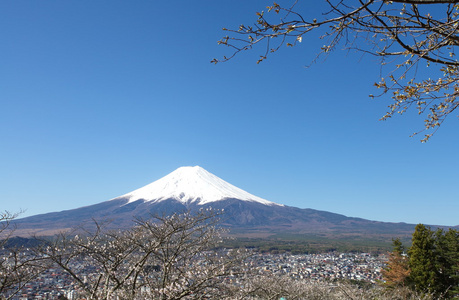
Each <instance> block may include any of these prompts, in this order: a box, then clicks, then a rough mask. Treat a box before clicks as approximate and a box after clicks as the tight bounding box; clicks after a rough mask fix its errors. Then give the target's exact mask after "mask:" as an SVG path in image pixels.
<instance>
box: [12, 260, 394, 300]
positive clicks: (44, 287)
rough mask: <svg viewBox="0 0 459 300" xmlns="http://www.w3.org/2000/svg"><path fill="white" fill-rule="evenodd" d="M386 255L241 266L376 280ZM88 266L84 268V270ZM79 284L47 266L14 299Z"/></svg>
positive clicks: (71, 291) (75, 292)
mask: <svg viewBox="0 0 459 300" xmlns="http://www.w3.org/2000/svg"><path fill="white" fill-rule="evenodd" d="M386 260H387V257H386V256H384V255H378V256H373V255H371V254H368V253H324V254H304V255H289V254H269V253H255V254H254V255H252V256H250V257H249V258H248V259H247V261H246V263H245V266H244V268H246V269H247V270H249V269H250V271H251V272H253V271H255V273H258V274H260V275H282V276H289V277H291V278H294V279H298V280H314V281H322V280H341V279H343V280H358V281H365V282H369V283H376V282H377V281H378V280H382V278H381V269H382V268H383V267H384V265H385V261H386ZM87 271H88V270H85V272H87ZM91 271H92V272H90V273H89V274H88V276H87V278H85V280H94V279H95V278H93V277H97V270H91ZM80 294H81V290H80V287H79V286H78V285H77V284H76V283H75V281H74V280H72V278H71V277H70V276H69V275H68V274H67V273H65V272H64V271H63V270H61V269H58V268H51V269H48V270H47V271H46V272H44V273H42V274H40V276H38V277H37V278H36V279H35V280H34V281H33V282H31V283H29V284H27V285H25V286H24V288H23V289H22V290H21V292H20V293H18V294H17V295H16V296H14V297H13V298H12V299H14V300H31V299H42V300H45V299H70V300H73V299H80V297H79V295H80Z"/></svg>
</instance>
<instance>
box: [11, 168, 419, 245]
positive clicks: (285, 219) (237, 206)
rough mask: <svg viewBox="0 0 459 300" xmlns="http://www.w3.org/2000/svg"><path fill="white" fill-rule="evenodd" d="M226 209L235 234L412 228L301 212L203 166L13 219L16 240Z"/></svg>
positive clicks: (392, 232) (389, 232)
mask: <svg viewBox="0 0 459 300" xmlns="http://www.w3.org/2000/svg"><path fill="white" fill-rule="evenodd" d="M202 208H204V209H207V208H213V209H221V210H224V215H223V216H222V225H223V226H226V227H228V228H232V230H233V231H234V232H236V231H237V232H239V233H242V234H244V233H246V232H250V233H256V234H259V233H263V234H264V235H265V236H266V234H274V233H285V232H290V233H295V234H327V235H330V234H332V235H367V234H373V235H374V234H378V235H384V236H388V237H393V236H400V235H409V234H411V232H412V231H413V229H414V225H410V224H404V223H384V222H376V221H369V220H365V219H360V218H349V217H346V216H343V215H340V214H335V213H330V212H325V211H318V210H314V209H300V208H296V207H290V206H285V205H281V204H277V203H274V202H271V201H268V200H265V199H262V198H260V197H257V196H254V195H252V194H250V193H248V192H246V191H244V190H242V189H239V188H237V187H235V186H234V185H231V184H229V183H227V182H226V181H224V180H222V179H220V178H219V177H217V176H215V175H213V174H211V173H209V172H207V171H206V170H204V169H203V168H201V167H198V166H196V167H182V168H179V169H177V170H175V171H174V172H172V173H170V174H169V175H167V176H165V177H163V178H161V179H159V180H157V181H155V182H153V183H151V184H148V185H146V186H144V187H142V188H140V189H137V190H135V191H133V192H130V193H127V194H124V195H122V196H120V197H116V198H114V199H111V200H108V201H105V202H101V203H98V204H94V205H90V206H86V207H81V208H76V209H72V210H66V211H62V212H53V213H48V214H42V215H36V216H31V217H27V218H23V219H20V220H17V221H16V222H15V223H16V225H17V226H18V231H17V233H19V234H20V235H23V236H24V235H29V234H38V235H50V234H53V233H55V232H56V231H61V230H68V229H70V228H75V227H77V226H79V225H81V224H85V225H86V226H88V224H93V220H97V221H98V222H105V221H110V225H109V226H111V227H112V228H125V227H126V226H131V225H132V221H133V219H135V218H139V217H140V218H148V217H149V216H151V215H152V214H153V215H166V214H172V213H175V212H183V211H186V210H190V211H196V210H199V209H202Z"/></svg>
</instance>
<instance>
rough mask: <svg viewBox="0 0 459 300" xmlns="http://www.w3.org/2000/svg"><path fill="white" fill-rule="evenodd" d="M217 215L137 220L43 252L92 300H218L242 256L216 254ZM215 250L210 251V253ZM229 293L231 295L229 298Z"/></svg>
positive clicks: (72, 237) (66, 237) (66, 239)
mask: <svg viewBox="0 0 459 300" xmlns="http://www.w3.org/2000/svg"><path fill="white" fill-rule="evenodd" d="M218 214H219V213H218V212H216V211H213V210H205V211H201V212H199V213H197V214H192V213H190V212H187V213H183V214H174V215H172V216H164V217H159V216H154V217H152V218H151V219H149V220H142V219H137V220H136V221H135V223H136V225H135V226H134V227H132V228H130V229H127V230H122V231H110V230H105V229H104V227H103V226H102V225H99V224H97V229H96V230H95V231H87V232H84V233H83V234H82V232H81V231H80V232H79V234H75V232H74V233H73V234H62V235H60V236H59V238H58V239H56V240H54V241H53V242H52V243H49V244H48V245H47V247H46V248H44V250H45V252H44V253H43V254H46V255H47V256H49V258H50V259H51V260H52V261H53V262H54V263H55V264H56V265H58V266H59V267H60V268H62V269H63V270H64V271H65V272H66V273H68V274H69V275H70V276H71V277H72V278H73V280H74V281H75V282H77V283H78V284H79V286H80V288H81V289H82V290H83V291H84V292H85V294H86V296H87V297H88V298H89V299H113V298H114V297H119V298H120V299H203V298H208V297H209V295H212V297H213V298H214V299H215V298H216V297H217V298H218V297H219V296H222V298H223V297H224V295H225V290H226V287H225V286H226V284H225V278H227V277H228V276H233V275H234V274H235V273H237V272H239V267H238V266H240V262H241V259H243V258H244V255H243V253H240V251H236V250H234V251H223V250H221V251H218V250H215V249H214V248H215V247H216V246H217V244H218V243H219V242H220V240H221V235H220V234H221V230H220V229H218V228H217V227H216V222H217V220H218ZM211 250H212V251H211ZM226 294H227V293H226Z"/></svg>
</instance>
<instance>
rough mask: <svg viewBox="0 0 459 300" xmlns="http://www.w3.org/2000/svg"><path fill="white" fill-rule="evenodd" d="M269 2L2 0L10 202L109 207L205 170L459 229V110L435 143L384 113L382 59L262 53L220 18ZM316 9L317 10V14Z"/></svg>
mask: <svg viewBox="0 0 459 300" xmlns="http://www.w3.org/2000/svg"><path fill="white" fill-rule="evenodd" d="M269 4H270V2H269V1H268V2H266V1H239V0H232V1H210V0H204V1H193V2H192V1H184V0H183V1H182V0H180V1H162V2H157V1H142V0H139V1H134V2H132V1H110V2H108V1H3V2H0V36H1V37H2V39H1V40H2V42H1V46H0V51H1V55H0V111H1V118H0V143H1V144H0V151H1V156H0V157H1V158H0V190H1V194H2V197H1V200H0V201H1V207H0V209H1V210H10V211H13V212H14V211H19V210H20V209H24V210H26V212H25V213H24V214H23V216H28V215H35V214H39V213H45V212H50V211H60V210H65V209H71V208H77V207H80V206H85V205H91V204H95V203H98V202H102V201H105V200H108V199H111V198H114V197H116V196H119V195H121V194H124V193H127V192H129V191H132V190H134V189H136V188H139V187H141V186H143V185H145V184H148V183H150V182H152V181H154V180H157V179H159V178H161V177H163V176H165V175H167V174H168V173H170V172H172V171H173V170H175V169H176V168H178V167H180V166H187V165H200V166H202V167H203V168H205V169H207V170H208V171H210V172H212V173H214V174H215V175H217V176H219V177H221V178H222V179H224V180H226V181H228V182H230V183H232V184H234V185H236V186H238V187H240V188H242V189H244V190H246V191H248V192H250V193H252V194H255V195H257V196H260V197H262V198H265V199H267V200H270V201H274V202H278V203H283V204H286V205H291V206H297V207H301V208H314V209H319V210H326V211H331V212H336V213H341V214H344V215H347V216H354V217H362V218H366V219H372V220H379V221H391V222H409V223H426V224H439V225H459V217H458V213H457V212H458V211H459V197H458V192H457V182H458V171H457V170H458V169H459V161H458V160H457V159H456V156H457V150H458V146H459V142H458V141H459V140H458V133H457V126H458V123H457V116H451V117H450V118H449V120H447V122H445V124H444V126H442V128H441V129H440V130H439V131H438V132H437V134H436V135H435V136H434V137H433V138H432V139H431V141H430V142H428V143H427V144H421V143H420V142H419V139H420V138H410V137H409V136H410V135H411V134H412V133H413V132H415V131H418V130H419V129H422V126H423V119H422V117H418V116H417V115H416V114H414V113H409V114H407V115H406V116H403V117H396V118H393V119H392V120H389V121H386V122H381V121H378V119H379V118H380V117H381V116H382V115H383V114H384V112H385V111H386V110H385V109H386V106H387V105H388V104H389V101H390V99H388V98H379V99H375V100H371V99H370V98H369V97H368V95H369V94H373V93H375V92H376V91H375V89H374V87H373V83H374V82H376V81H378V79H379V76H380V70H379V63H378V61H377V60H376V59H375V58H372V57H366V56H364V57H363V58H362V55H361V54H356V53H347V52H340V51H336V52H334V53H332V55H331V56H329V57H328V58H327V59H326V60H325V61H322V62H320V63H317V64H314V65H312V66H311V67H310V68H305V66H306V65H308V64H309V63H310V61H311V60H312V59H313V58H314V57H315V53H316V52H317V50H318V49H319V47H320V46H321V43H323V42H322V41H320V40H317V39H311V40H307V39H304V40H303V43H301V45H300V46H299V47H296V48H289V49H282V50H281V51H279V52H278V53H277V54H275V55H273V56H271V57H270V58H269V59H268V60H266V61H265V62H263V63H262V64H259V65H257V64H256V60H257V57H258V55H259V54H260V53H261V51H262V49H258V50H257V49H255V51H250V52H244V53H242V54H241V55H238V56H237V57H236V58H234V59H233V60H232V61H230V62H227V63H222V64H217V65H213V64H211V63H210V61H211V59H213V58H215V57H216V58H221V57H223V55H229V54H231V52H230V49H228V48H226V47H224V46H219V45H217V41H218V40H219V39H220V38H221V37H222V36H224V35H225V32H223V31H222V30H221V28H222V27H227V28H236V27H237V26H238V25H239V24H241V23H250V22H251V21H254V20H255V19H256V16H255V12H256V11H258V10H262V9H263V8H264V7H265V6H266V5H269ZM312 11H314V10H312Z"/></svg>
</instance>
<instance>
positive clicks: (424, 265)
mask: <svg viewBox="0 0 459 300" xmlns="http://www.w3.org/2000/svg"><path fill="white" fill-rule="evenodd" d="M434 250H435V238H434V232H433V231H432V230H431V229H430V227H426V226H424V225H423V224H418V225H416V228H415V231H414V233H413V238H412V245H411V247H410V249H409V250H408V255H409V258H410V259H409V266H410V269H411V272H410V276H409V280H410V282H411V284H413V285H414V288H415V289H416V290H417V291H420V292H429V293H438V276H437V275H438V273H437V263H436V259H435V254H434V252H435V251H434Z"/></svg>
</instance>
